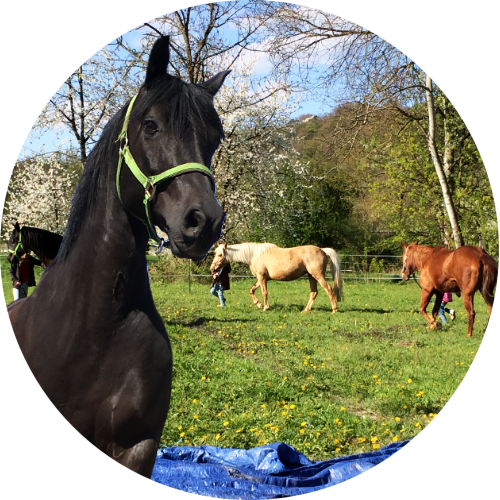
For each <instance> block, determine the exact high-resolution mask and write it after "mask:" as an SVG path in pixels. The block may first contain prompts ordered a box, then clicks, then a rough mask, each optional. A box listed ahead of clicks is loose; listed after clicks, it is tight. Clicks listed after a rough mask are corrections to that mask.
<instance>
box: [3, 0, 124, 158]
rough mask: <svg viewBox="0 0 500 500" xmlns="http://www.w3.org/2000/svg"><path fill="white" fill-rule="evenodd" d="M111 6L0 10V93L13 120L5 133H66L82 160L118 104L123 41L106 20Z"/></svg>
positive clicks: (46, 2)
mask: <svg viewBox="0 0 500 500" xmlns="http://www.w3.org/2000/svg"><path fill="white" fill-rule="evenodd" d="M113 6H114V2H113V1H110V2H100V1H99V0H88V1H87V2H81V1H79V0H19V2H18V7H17V8H14V9H9V10H8V11H6V12H4V15H3V19H4V20H3V22H1V23H0V36H1V37H2V41H3V46H4V47H5V48H4V49H3V51H2V52H1V53H0V95H1V98H2V99H4V101H5V103H6V104H7V106H8V107H9V109H10V110H11V111H16V112H17V114H18V121H17V122H16V123H13V124H12V125H11V127H10V129H11V133H13V134H15V133H16V132H26V131H31V132H35V131H37V130H47V129H51V130H57V129H58V128H59V129H62V130H66V131H69V132H70V134H71V135H72V137H73V138H74V140H75V141H76V145H77V148H78V154H79V158H80V161H81V162H82V164H83V163H85V161H86V159H87V154H88V148H89V145H90V144H92V143H93V142H94V137H95V136H96V135H97V134H98V133H99V132H100V129H101V127H102V126H103V124H105V123H106V122H107V120H108V119H109V117H110V116H112V115H113V114H114V112H115V111H116V109H117V107H118V105H121V104H123V102H124V100H125V95H123V93H124V85H125V84H126V83H127V82H128V80H129V77H130V73H131V71H132V70H131V67H132V65H131V60H133V58H132V57H131V56H130V55H129V52H128V51H127V50H125V49H126V44H125V42H124V40H123V39H122V38H121V35H120V33H119V31H117V30H116V29H115V28H114V27H113V25H112V23H111V22H110V19H111V18H112V11H113Z"/></svg>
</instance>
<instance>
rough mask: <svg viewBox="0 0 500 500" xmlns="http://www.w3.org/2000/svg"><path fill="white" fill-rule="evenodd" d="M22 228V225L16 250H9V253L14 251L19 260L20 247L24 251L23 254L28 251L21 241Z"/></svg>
mask: <svg viewBox="0 0 500 500" xmlns="http://www.w3.org/2000/svg"><path fill="white" fill-rule="evenodd" d="M21 229H22V227H21V228H19V241H18V243H17V245H16V248H15V249H14V250H9V253H13V254H14V257H17V260H21V259H20V257H19V255H17V249H18V248H21V250H22V251H23V253H22V254H21V255H24V254H25V253H26V251H25V250H24V247H23V244H22V243H21Z"/></svg>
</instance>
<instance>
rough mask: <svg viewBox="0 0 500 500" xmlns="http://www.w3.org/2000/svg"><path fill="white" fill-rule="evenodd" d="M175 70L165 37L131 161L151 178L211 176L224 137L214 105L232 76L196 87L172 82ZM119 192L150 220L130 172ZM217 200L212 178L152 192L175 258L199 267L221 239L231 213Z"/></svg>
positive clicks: (134, 131) (136, 121)
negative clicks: (193, 166)
mask: <svg viewBox="0 0 500 500" xmlns="http://www.w3.org/2000/svg"><path fill="white" fill-rule="evenodd" d="M168 62H169V40H168V37H163V38H160V39H159V40H157V41H156V43H155V44H154V46H153V48H152V51H151V54H150V58H149V63H148V67H147V72H146V80H145V83H144V85H143V86H142V87H141V90H140V92H139V94H138V96H137V98H136V100H135V102H134V104H133V108H132V111H131V114H130V121H129V123H128V130H127V139H128V145H129V150H130V153H131V154H132V156H133V158H134V160H135V162H136V164H137V166H138V167H139V169H140V170H141V171H142V173H143V174H144V175H145V176H146V177H148V178H150V177H152V176H155V175H158V174H161V173H163V172H165V171H168V170H170V169H173V168H175V167H178V166H180V165H185V164H188V163H195V164H201V165H203V166H205V167H208V168H210V165H211V161H212V156H213V154H214V153H215V151H216V149H217V148H218V147H219V145H220V143H221V140H222V138H223V136H224V135H223V130H222V125H221V122H220V119H219V116H218V115H217V112H216V111H215V108H214V104H213V97H214V96H215V94H216V93H217V91H218V90H219V88H220V87H221V85H222V83H223V82H224V79H225V77H226V76H227V74H228V73H229V72H228V71H224V72H222V73H219V74H217V75H216V76H214V77H213V78H211V79H210V80H207V81H206V82H204V83H200V84H197V85H194V84H189V83H185V82H183V81H182V80H180V79H178V78H177V77H174V76H171V75H168V74H167V73H166V70H167V65H168ZM207 173H208V175H207ZM120 184H121V199H122V202H123V204H124V205H125V207H126V208H127V209H128V210H129V211H130V212H131V213H132V214H134V215H136V216H137V217H139V218H142V219H144V218H145V217H146V214H145V208H144V203H143V201H144V188H143V186H142V185H141V184H140V182H139V181H138V180H137V179H136V178H135V177H134V176H133V174H132V172H131V170H130V169H129V168H127V167H125V166H124V167H123V171H122V174H121V183H120ZM214 193H215V186H214V183H213V180H212V178H211V176H210V174H209V172H207V171H205V172H202V171H186V172H182V173H180V174H178V175H176V176H175V177H173V178H169V179H166V180H164V181H162V182H160V183H158V184H157V185H156V186H155V187H154V190H152V197H151V201H150V211H151V219H152V223H153V224H155V225H156V226H158V227H159V228H160V229H161V230H162V231H164V232H166V233H167V234H168V236H169V240H170V246H171V249H172V252H173V253H174V255H177V256H178V257H184V258H190V259H194V260H200V259H202V258H203V257H204V256H205V255H206V253H207V252H208V250H209V249H210V247H211V246H212V245H213V244H214V243H215V242H216V241H217V239H218V238H219V236H220V231H221V228H222V222H223V220H224V212H223V211H222V208H221V207H220V205H219V203H218V202H217V200H216V199H215V196H214Z"/></svg>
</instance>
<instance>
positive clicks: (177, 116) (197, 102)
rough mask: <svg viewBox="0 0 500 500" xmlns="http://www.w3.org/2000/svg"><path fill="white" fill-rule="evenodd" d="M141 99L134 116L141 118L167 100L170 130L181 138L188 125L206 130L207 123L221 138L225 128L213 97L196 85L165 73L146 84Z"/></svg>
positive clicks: (200, 131)
mask: <svg viewBox="0 0 500 500" xmlns="http://www.w3.org/2000/svg"><path fill="white" fill-rule="evenodd" d="M143 89H144V92H143V94H141V100H140V101H139V102H138V103H137V105H136V106H134V110H133V112H132V117H134V116H140V117H142V116H143V115H144V113H146V112H147V111H148V110H149V109H150V108H151V106H153V105H154V104H155V103H164V104H165V108H166V111H167V113H168V114H167V123H168V125H169V126H170V132H172V133H173V134H174V135H176V136H177V137H179V136H180V135H181V134H182V133H183V132H184V131H185V130H186V129H187V128H188V127H193V128H194V129H195V130H196V131H197V132H198V133H206V129H207V127H206V126H207V124H209V125H210V126H211V127H213V128H214V129H215V130H217V131H218V132H219V134H220V138H221V139H223V138H224V131H223V129H222V124H221V121H220V119H219V115H218V114H217V112H216V111H215V108H214V106H213V101H212V97H211V96H210V95H209V94H208V92H206V91H205V90H203V89H202V88H200V87H198V86H197V85H193V84H189V83H186V82H183V81H182V80H181V79H179V78H177V77H175V76H172V75H164V76H161V77H159V78H156V79H155V80H153V81H152V82H151V83H149V84H148V85H145V86H144V87H143Z"/></svg>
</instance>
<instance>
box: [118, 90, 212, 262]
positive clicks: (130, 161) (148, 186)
mask: <svg viewBox="0 0 500 500" xmlns="http://www.w3.org/2000/svg"><path fill="white" fill-rule="evenodd" d="M137 95H138V94H136V95H135V96H134V97H133V98H132V100H131V101H130V104H129V105H128V108H127V113H126V115H125V120H124V121H123V127H122V131H121V132H120V135H119V136H118V139H117V141H116V142H118V141H125V144H124V145H123V146H120V157H119V160H118V169H117V171H116V190H117V192H118V198H120V201H121V199H122V198H121V194H120V173H121V168H122V163H123V162H124V161H125V164H126V165H127V166H128V168H129V169H130V171H131V172H132V174H134V177H135V178H136V179H137V180H138V181H139V182H140V183H141V185H142V187H143V188H144V200H143V203H144V209H145V212H146V220H143V219H141V218H140V217H138V216H137V215H135V214H134V215H135V216H136V217H137V218H138V219H139V220H140V221H141V222H142V223H143V224H144V225H145V226H146V228H147V230H148V235H149V237H150V239H152V240H154V241H156V242H157V243H158V253H160V252H161V251H162V249H163V246H164V244H165V240H164V239H163V238H160V237H159V236H158V235H157V234H156V229H155V227H154V225H153V222H152V219H151V208H150V202H151V199H152V198H153V197H154V194H155V191H156V185H157V184H159V183H160V182H163V181H165V180H167V179H171V178H173V177H176V176H177V175H179V174H183V173H186V172H201V173H203V174H205V175H208V176H209V177H210V179H211V180H212V182H213V176H212V172H211V171H210V169H209V168H207V167H205V165H202V164H201V163H184V164H183V165H179V166H177V167H174V168H171V169H169V170H166V171H165V172H162V173H161V174H158V175H152V176H151V177H146V176H145V175H144V174H143V173H142V172H141V169H140V168H139V167H138V165H137V163H136V162H135V160H134V158H133V156H132V153H131V152H130V149H129V147H128V137H127V129H128V123H129V121H130V114H131V113H132V107H133V105H134V102H135V99H136V98H137Z"/></svg>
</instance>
